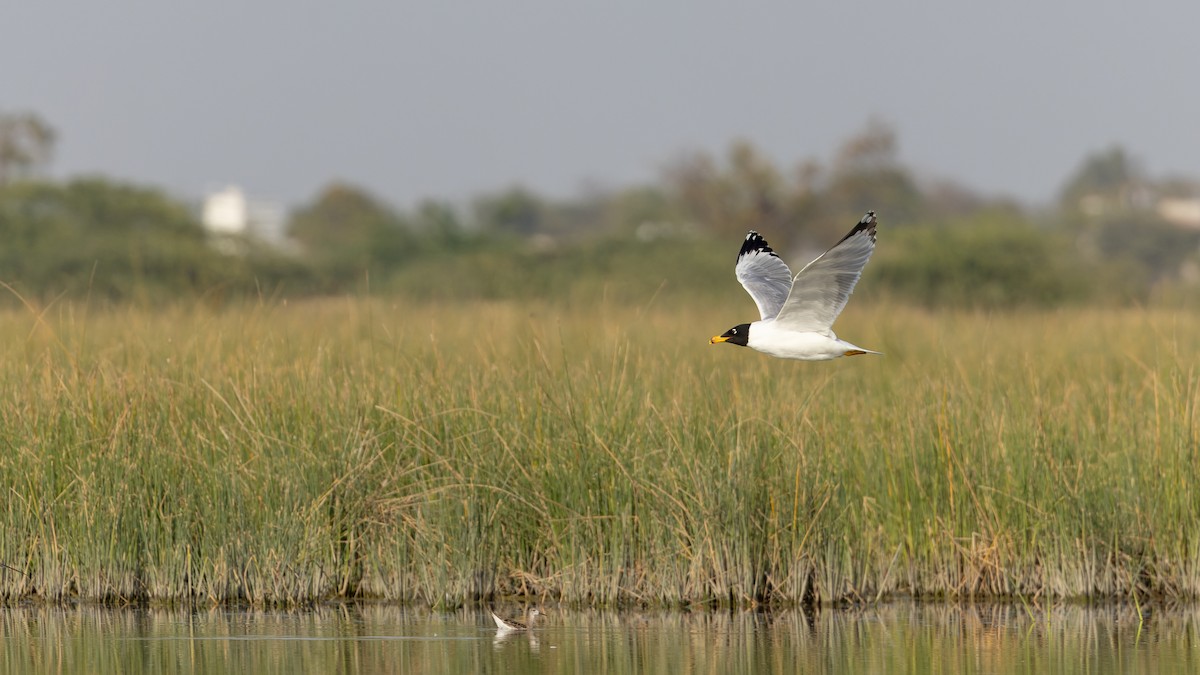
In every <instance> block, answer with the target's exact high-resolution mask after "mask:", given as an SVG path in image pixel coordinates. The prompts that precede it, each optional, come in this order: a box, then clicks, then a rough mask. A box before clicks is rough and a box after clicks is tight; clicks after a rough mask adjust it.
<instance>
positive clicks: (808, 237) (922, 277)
mask: <svg viewBox="0 0 1200 675" xmlns="http://www.w3.org/2000/svg"><path fill="white" fill-rule="evenodd" d="M55 139H56V135H55V133H54V131H53V130H52V129H51V128H50V126H49V125H48V124H46V123H45V122H43V121H42V120H41V119H40V118H38V117H37V116H36V115H32V114H27V113H23V114H9V113H0V237H2V240H0V241H2V242H3V245H2V247H0V281H3V282H5V283H6V284H8V285H9V287H10V289H12V290H13V291H15V294H20V295H21V296H22V297H25V298H35V299H40V300H49V299H53V298H58V297H70V298H90V299H93V300H105V301H118V302H120V301H129V300H133V301H150V302H156V301H162V300H168V299H172V298H178V297H202V298H210V299H213V300H214V301H224V300H226V299H229V298H238V297H263V296H267V297H287V296H302V295H313V294H335V293H347V292H355V293H360V292H367V291H371V292H375V291H378V292H385V293H396V294H404V295H408V296H411V297H414V298H453V299H460V298H525V297H544V298H550V299H567V300H569V299H574V298H584V297H594V296H595V294H608V295H610V296H613V297H621V296H628V297H629V298H630V299H638V298H642V299H644V298H647V297H650V296H653V295H656V294H660V293H666V294H689V293H690V294H730V293H734V294H736V293H738V292H740V290H739V289H738V288H737V286H736V285H735V284H731V283H730V279H731V274H732V272H731V263H732V250H733V249H734V248H735V246H736V244H737V242H738V241H739V240H740V238H741V237H742V236H743V235H744V234H745V231H746V230H748V229H758V230H760V231H762V232H763V233H764V234H765V235H767V236H768V238H769V240H770V241H771V243H772V245H773V246H775V248H776V249H778V250H780V251H782V252H787V253H789V255H788V259H789V260H790V261H792V262H793V263H794V264H796V265H798V264H800V263H802V262H803V258H804V255H807V254H813V255H815V254H816V253H819V252H820V250H822V249H823V248H824V247H826V246H828V245H830V244H831V243H833V242H834V241H836V239H837V237H839V236H841V234H843V233H844V231H845V230H846V228H847V227H848V226H849V224H851V223H853V222H854V221H855V220H856V219H857V218H858V217H859V216H860V215H861V214H862V213H863V212H864V211H866V210H868V209H874V210H876V211H878V212H879V213H880V216H881V221H882V222H883V224H884V227H885V228H886V229H884V230H882V232H881V235H880V236H881V241H882V242H883V243H882V244H881V246H880V247H879V250H878V252H877V254H876V259H875V261H874V262H873V263H872V264H871V266H869V267H868V271H867V274H868V275H869V276H872V277H874V278H875V280H876V281H875V282H874V283H872V284H864V285H863V287H862V288H863V289H864V290H863V291H862V292H865V293H870V294H874V295H876V296H879V297H881V298H882V297H887V298H894V299H897V300H902V301H906V302H912V303H919V304H925V305H929V306H946V305H953V306H980V307H1015V306H1055V305H1059V304H1064V303H1096V302H1100V303H1128V302H1148V301H1152V300H1154V299H1155V298H1158V297H1167V296H1169V297H1179V296H1182V297H1193V296H1200V293H1197V291H1196V285H1197V283H1200V253H1198V251H1200V223H1197V224H1196V226H1189V224H1188V223H1186V222H1185V223H1180V222H1173V221H1172V219H1171V218H1170V217H1168V216H1167V215H1164V214H1163V213H1162V212H1161V209H1158V208H1157V207H1156V205H1158V204H1160V203H1161V201H1162V200H1163V199H1174V200H1176V202H1177V203H1182V204H1185V205H1186V204H1187V203H1190V202H1188V201H1187V200H1189V199H1191V200H1197V199H1200V187H1198V186H1197V183H1196V182H1195V181H1194V180H1190V179H1181V178H1170V179H1161V180H1152V179H1150V178H1149V177H1147V176H1146V175H1145V173H1144V172H1143V171H1142V170H1141V169H1140V168H1139V167H1138V165H1137V164H1136V162H1134V161H1132V160H1131V159H1130V158H1129V157H1128V156H1127V155H1126V153H1125V152H1124V151H1123V150H1121V149H1120V148H1112V149H1108V150H1104V151H1102V152H1099V153H1097V154H1095V155H1092V156H1090V157H1087V158H1085V159H1084V160H1083V162H1082V163H1081V165H1080V167H1079V169H1078V170H1077V171H1076V172H1075V173H1074V174H1073V175H1071V176H1069V177H1068V178H1067V180H1066V181H1065V182H1064V186H1063V188H1062V192H1061V200H1060V202H1059V203H1058V204H1057V205H1055V206H1054V207H1053V208H1046V209H1042V210H1030V209H1028V208H1026V207H1023V206H1021V205H1019V204H1017V203H1016V202H1014V201H1012V200H1007V199H997V198H991V197H984V196H980V195H978V194H976V193H974V192H972V191H971V190H968V189H966V188H964V187H962V186H959V185H956V184H954V183H952V182H947V181H929V180H925V179H921V178H919V177H918V176H917V175H916V174H914V172H913V171H912V170H911V169H910V168H908V167H906V166H905V165H904V164H903V163H902V162H901V161H900V159H899V152H898V143H897V139H896V135H895V133H894V132H893V131H892V129H891V128H890V127H888V126H887V125H886V124H884V123H882V122H879V121H872V122H871V123H869V124H868V125H867V127H866V128H865V129H864V130H863V131H862V132H861V133H859V134H857V135H855V136H854V137H852V138H850V139H847V140H846V142H845V143H843V145H842V146H841V148H840V149H839V151H838V152H837V153H836V154H835V155H834V157H833V158H832V159H831V160H830V161H829V162H827V163H823V162H819V161H816V160H806V161H804V162H801V163H799V164H798V165H797V166H795V167H794V168H792V169H782V168H780V167H779V166H778V165H777V164H776V163H775V162H773V161H772V160H770V159H769V158H768V157H766V156H764V155H763V154H762V153H761V152H760V151H759V150H758V149H756V148H755V147H754V146H752V145H751V144H749V143H747V142H744V141H743V142H736V143H734V144H732V146H731V147H730V148H729V150H728V152H727V154H726V155H725V156H724V157H720V158H718V157H713V156H711V155H708V154H703V153H697V154H692V155H688V156H685V157H682V158H679V159H678V160H676V161H675V162H674V163H672V164H671V165H669V166H668V167H667V168H666V169H665V170H664V171H663V172H662V175H661V176H660V178H659V180H657V181H655V182H653V183H650V184H644V185H636V186H631V187H627V188H623V189H617V190H610V191H594V192H592V193H588V194H585V195H582V196H579V197H576V198H572V199H565V200H552V199H547V198H544V197H541V196H539V195H537V194H535V193H533V192H531V191H529V190H527V189H524V188H522V187H519V186H518V187H512V188H510V189H507V190H502V191H499V192H495V193H491V194H485V195H482V196H480V197H478V198H476V199H474V200H472V201H470V202H469V203H466V204H450V203H444V202H437V201H428V202H425V203H422V204H419V205H418V206H416V207H415V208H413V209H408V210H402V209H397V208H395V207H393V206H391V205H389V204H387V203H385V202H384V201H382V200H380V199H378V198H377V197H375V196H373V195H371V194H370V193H368V192H367V191H365V190H363V189H361V188H359V187H356V186H353V185H349V184H345V183H333V184H330V185H328V186H327V187H325V188H324V189H322V190H321V191H320V192H319V193H318V194H317V195H315V196H314V197H313V199H312V200H311V201H310V202H308V203H306V204H302V205H300V206H299V207H298V208H296V209H295V210H294V211H293V212H292V213H291V214H290V216H289V218H288V223H287V234H288V237H289V241H290V244H291V245H290V246H288V247H284V248H279V247H275V246H271V245H268V244H266V243H264V242H261V241H257V240H254V239H252V238H248V237H241V238H239V237H230V236H229V235H218V234H215V233H212V232H209V231H207V230H205V228H204V227H203V226H202V225H201V223H200V220H199V217H198V210H197V209H196V208H195V207H194V206H193V205H189V204H187V203H185V202H183V201H181V200H179V199H176V198H174V197H172V196H170V195H168V194H166V193H164V192H162V191H160V190H157V189H154V188H149V187H145V186H136V185H128V184H123V183H119V182H115V181H112V180H108V179H105V178H80V179H74V180H70V181H66V182H59V181H53V180H48V179H45V178H43V177H42V175H43V173H44V168H45V166H46V165H47V163H48V162H49V161H50V158H51V157H52V154H53V153H52V150H53V146H54V143H55ZM1179 200H1182V201H1179ZM1197 203H1200V202H1197ZM1176 220H1178V219H1176ZM867 289H872V290H867Z"/></svg>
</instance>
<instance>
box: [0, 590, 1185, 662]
mask: <svg viewBox="0 0 1200 675" xmlns="http://www.w3.org/2000/svg"><path fill="white" fill-rule="evenodd" d="M549 610H550V612H551V613H550V614H549V615H548V616H547V617H545V619H544V623H542V624H541V625H540V626H539V627H538V628H537V629H536V630H535V631H533V632H531V633H512V634H509V635H507V636H501V635H497V632H496V630H495V627H494V625H493V624H492V621H491V619H490V618H489V617H488V616H487V614H486V612H480V611H476V610H463V611H458V612H443V613H439V612H429V611H424V610H416V609H406V608H400V607H394V606H387V605H371V604H367V605H349V606H330V607H323V608H320V609H317V610H313V611H303V612H284V611H279V612H270V611H250V610H236V611H234V610H204V611H190V612H189V611H165V610H145V609H126V610H109V609H100V608H92V607H82V608H67V609H63V608H46V607H27V608H13V609H0V673H42V672H53V673H66V674H73V673H126V674H136V673H263V674H266V673H354V672H357V673H558V672H579V673H681V672H704V673H796V672H804V673H1107V672H1112V673H1136V672H1147V673H1185V672H1186V673H1191V672H1198V671H1200V653H1197V650H1198V645H1200V634H1198V633H1200V631H1198V628H1197V626H1198V624H1197V618H1200V612H1198V611H1197V610H1196V609H1194V608H1192V609H1178V610H1169V611H1168V610H1158V611H1156V612H1154V613H1152V614H1150V615H1149V616H1148V617H1147V618H1146V620H1145V621H1142V622H1139V619H1138V616H1137V613H1136V611H1135V610H1134V609H1133V608H1130V607H1108V608H1100V609H1095V608H1092V609H1089V608H1083V607H1074V606H1064V607H1054V608H1048V609H1036V608H1022V607H1013V606H973V607H958V606H917V605H910V604H890V605H884V606H880V607H873V608H868V609H859V610H843V611H829V610H826V611H824V612H821V613H820V614H818V615H816V616H812V615H806V614H805V613H802V612H775V613H762V612H737V613H732V614H730V613H681V612H668V611H662V612H648V613H643V612H591V611H573V610H567V609H555V608H549ZM518 612H519V608H517V607H501V608H500V613H501V614H504V613H510V614H513V615H515V614H517V613H518Z"/></svg>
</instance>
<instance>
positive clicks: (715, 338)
mask: <svg viewBox="0 0 1200 675" xmlns="http://www.w3.org/2000/svg"><path fill="white" fill-rule="evenodd" d="M728 341H729V338H727V337H724V336H721V335H714V336H713V339H711V340H709V341H708V344H710V345H715V344H717V343H718V342H728Z"/></svg>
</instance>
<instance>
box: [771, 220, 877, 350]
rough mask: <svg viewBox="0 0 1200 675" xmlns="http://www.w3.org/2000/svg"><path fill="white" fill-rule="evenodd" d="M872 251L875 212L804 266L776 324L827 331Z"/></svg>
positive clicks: (839, 312) (793, 283) (807, 329)
mask: <svg viewBox="0 0 1200 675" xmlns="http://www.w3.org/2000/svg"><path fill="white" fill-rule="evenodd" d="M874 251H875V212H874V211H868V212H867V215H865V216H863V218H862V220H860V221H858V224H857V225H855V226H854V228H853V229H852V230H850V233H849V234H847V235H846V236H844V237H842V240H841V241H839V242H838V243H837V244H835V245H834V246H833V248H831V249H829V250H828V251H826V252H824V253H822V254H821V255H820V256H817V258H816V259H815V260H813V261H812V262H810V263H808V264H807V265H805V266H804V269H802V270H800V273H799V274H797V275H796V278H795V280H794V281H793V282H792V291H791V293H790V294H789V295H788V297H787V300H786V301H785V302H784V303H783V308H782V309H780V310H779V315H778V316H777V317H776V321H777V322H778V323H779V324H780V325H784V326H787V327H788V328H791V329H794V330H804V331H814V332H818V333H826V332H829V329H830V328H831V327H832V326H833V320H834V319H836V318H837V316H838V314H841V313H842V309H843V308H844V307H845V306H846V301H847V300H849V299H850V293H851V292H852V291H853V290H854V285H855V284H856V283H858V278H859V277H860V276H862V271H863V267H866V265H867V261H868V260H870V259H871V253H872V252H874Z"/></svg>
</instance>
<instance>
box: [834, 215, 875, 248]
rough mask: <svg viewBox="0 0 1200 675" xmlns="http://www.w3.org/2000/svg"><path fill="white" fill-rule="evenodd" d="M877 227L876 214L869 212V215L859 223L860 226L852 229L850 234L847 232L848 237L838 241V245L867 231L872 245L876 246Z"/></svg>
mask: <svg viewBox="0 0 1200 675" xmlns="http://www.w3.org/2000/svg"><path fill="white" fill-rule="evenodd" d="M875 225H876V220H875V212H874V211H867V215H865V216H863V217H862V220H860V221H858V224H857V225H855V226H854V228H853V229H851V230H850V231H849V232H847V233H846V236H844V237H842V238H841V240H840V241H838V243H839V244H840V243H842V242H843V241H846V240H847V239H849V238H850V237H853V236H854V235H856V234H858V233H859V232H863V231H866V233H867V235H868V236H869V237H871V243H872V244H874V243H875Z"/></svg>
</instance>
